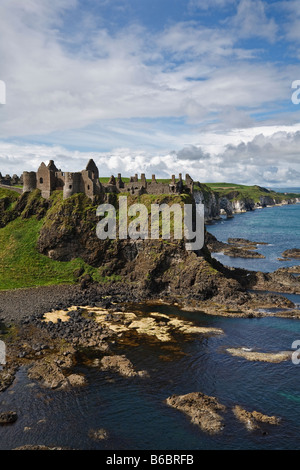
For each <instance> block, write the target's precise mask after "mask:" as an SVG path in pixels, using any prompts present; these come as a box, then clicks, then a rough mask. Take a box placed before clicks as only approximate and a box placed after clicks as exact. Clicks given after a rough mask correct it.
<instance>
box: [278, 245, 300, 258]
mask: <svg viewBox="0 0 300 470" xmlns="http://www.w3.org/2000/svg"><path fill="white" fill-rule="evenodd" d="M281 256H282V257H283V258H295V259H300V248H292V249H290V250H285V251H284V252H283V253H282V255H281Z"/></svg>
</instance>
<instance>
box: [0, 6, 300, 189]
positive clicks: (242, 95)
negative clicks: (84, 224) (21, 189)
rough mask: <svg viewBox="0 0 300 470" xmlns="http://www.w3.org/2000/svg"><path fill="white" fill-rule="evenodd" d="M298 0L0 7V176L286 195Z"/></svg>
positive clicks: (294, 158) (295, 122) (294, 114)
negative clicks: (57, 172)
mask: <svg viewBox="0 0 300 470" xmlns="http://www.w3.org/2000/svg"><path fill="white" fill-rule="evenodd" d="M299 57H300V2H299V1H298V0H287V1H273V0H269V1H265V0H210V1H206V2H204V1H202V0H185V1H183V0H97V1H96V0H85V1H81V0H51V1H50V0H27V1H26V2H24V1H23V0H2V2H1V4H0V80H3V81H5V83H6V87H7V102H6V105H2V106H1V105H0V171H1V172H2V174H3V173H4V174H6V173H18V174H20V173H21V172H22V171H23V170H35V169H36V168H37V166H38V165H39V163H40V162H41V161H43V160H46V161H47V160H49V159H54V160H55V161H56V162H57V164H58V166H60V167H61V168H62V169H65V170H74V171H76V170H81V169H82V168H84V166H85V164H86V161H87V160H88V159H89V158H90V157H93V158H94V159H95V161H96V163H97V164H98V166H99V169H100V174H102V175H105V176H107V175H110V174H116V173H119V172H122V174H124V175H131V174H135V173H137V172H138V173H141V172H143V173H144V172H146V173H147V174H152V173H155V174H156V175H157V176H158V177H167V176H169V175H171V174H173V173H176V174H178V173H183V174H184V173H185V172H187V173H190V174H191V176H192V177H193V178H194V179H195V180H200V181H203V182H208V181H234V182H240V183H246V184H247V183H249V184H261V185H265V186H283V187H284V186H299V177H300V158H299V140H300V105H295V104H293V103H292V101H291V96H292V92H293V90H292V89H291V85H292V82H293V81H294V80H300V67H299Z"/></svg>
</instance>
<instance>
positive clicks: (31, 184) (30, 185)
mask: <svg viewBox="0 0 300 470" xmlns="http://www.w3.org/2000/svg"><path fill="white" fill-rule="evenodd" d="M35 189H36V172H35V171H30V172H28V171H24V173H23V193H28V192H31V191H34V190H35Z"/></svg>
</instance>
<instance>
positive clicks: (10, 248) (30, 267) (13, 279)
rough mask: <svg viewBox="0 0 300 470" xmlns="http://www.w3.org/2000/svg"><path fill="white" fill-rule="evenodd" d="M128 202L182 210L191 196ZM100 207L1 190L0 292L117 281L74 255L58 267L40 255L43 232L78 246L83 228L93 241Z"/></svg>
mask: <svg viewBox="0 0 300 470" xmlns="http://www.w3.org/2000/svg"><path fill="white" fill-rule="evenodd" d="M122 195H123V196H124V195H127V194H122ZM127 196H128V204H130V203H134V202H135V203H143V204H145V205H146V207H147V208H149V207H150V206H151V204H154V203H157V204H162V203H168V202H169V203H170V200H172V202H173V203H179V204H183V203H190V202H191V198H190V196H188V195H185V194H184V195H182V196H181V195H174V196H170V195H147V194H144V195H142V196H138V197H134V196H132V195H129V194H128V195H127ZM110 199H111V200H110V201H109V202H110V203H111V204H114V205H115V206H116V207H117V206H118V195H113V194H112V195H111V197H110ZM98 205H99V204H98V203H95V204H93V203H92V201H91V200H90V199H89V198H87V197H86V196H85V195H84V194H75V195H73V196H72V197H70V198H68V199H66V200H63V194H62V192H61V191H55V192H54V193H53V194H52V196H51V198H50V200H49V201H46V200H45V199H43V198H42V197H41V194H40V191H39V190H35V191H33V192H32V193H27V194H24V195H21V196H20V195H19V194H18V193H16V192H14V191H11V190H9V189H2V188H0V290H9V289H18V288H25V287H36V286H46V285H59V284H74V283H76V282H78V272H80V273H81V274H80V276H81V277H82V276H84V275H86V274H88V275H90V276H91V278H92V279H93V280H94V281H96V282H101V283H103V282H110V281H114V280H119V278H118V277H117V276H116V275H114V274H113V275H111V276H110V275H104V274H103V270H102V267H101V266H95V265H94V266H93V265H91V264H89V262H86V261H85V260H84V259H83V258H82V257H81V256H80V255H79V256H76V253H75V256H74V257H71V258H72V259H68V260H67V261H60V260H56V259H51V258H50V257H49V256H47V255H45V254H42V253H41V252H39V250H38V241H39V239H40V235H41V233H42V231H43V232H44V234H45V233H46V235H47V234H49V238H50V237H51V236H52V238H55V237H57V242H58V244H59V243H66V244H67V243H68V242H69V241H70V242H73V241H74V240H76V237H77V238H78V232H80V231H82V230H81V227H82V228H83V229H85V230H86V233H85V238H86V239H88V238H89V236H90V235H93V236H94V235H95V233H96V225H95V223H97V220H99V218H98V219H97V220H96V219H95V213H96V208H97V206H98ZM117 217H118V210H117ZM80 224H81V225H80ZM79 225H80V228H78V227H79ZM76 227H77V228H76ZM76 231H77V232H76ZM94 232H95V233H94ZM50 234H51V235H50ZM47 237H48V235H47ZM90 238H91V237H90ZM98 242H100V241H99V240H98ZM79 243H81V241H80V242H79ZM86 243H87V242H86ZM100 243H101V242H100ZM96 248H97V247H96ZM70 250H71V245H70ZM83 250H84V246H83Z"/></svg>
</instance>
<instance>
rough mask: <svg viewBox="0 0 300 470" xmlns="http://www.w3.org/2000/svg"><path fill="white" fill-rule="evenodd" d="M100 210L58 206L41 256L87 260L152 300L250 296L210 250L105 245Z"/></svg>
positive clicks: (77, 200)
mask: <svg viewBox="0 0 300 470" xmlns="http://www.w3.org/2000/svg"><path fill="white" fill-rule="evenodd" d="M171 198H172V197H171ZM168 202H170V201H168V198H167V197H164V203H168ZM96 208H97V205H94V204H91V202H90V200H89V199H88V198H86V196H84V195H83V194H78V195H75V196H72V197H71V198H69V199H68V200H65V201H57V202H56V203H54V204H53V205H52V207H50V208H49V210H48V211H47V213H46V215H45V218H44V223H43V226H42V229H41V231H40V234H39V239H38V243H37V248H38V250H39V252H40V253H43V254H44V255H46V256H48V257H50V258H51V259H53V260H56V261H70V260H71V259H73V258H77V257H81V258H82V259H83V260H84V261H85V262H86V263H88V264H89V265H91V266H93V267H96V268H98V269H99V270H100V272H101V274H102V276H104V277H105V276H109V277H113V276H118V277H119V278H120V279H122V282H123V283H128V285H130V286H131V288H132V287H134V288H135V289H137V290H138V291H139V292H142V293H143V295H147V296H151V295H154V294H155V295H157V294H159V293H162V292H164V293H165V292H168V294H170V295H172V294H173V295H175V294H176V296H178V295H179V296H180V295H182V296H183V297H189V298H192V299H198V300H207V299H211V298H213V297H214V298H220V299H221V298H222V299H224V297H226V298H227V297H228V298H235V299H243V296H244V295H246V294H244V292H243V288H242V287H241V286H240V284H239V282H238V281H237V280H235V279H233V278H231V277H227V276H226V275H224V273H223V272H222V269H221V270H219V269H218V266H217V267H215V265H216V262H215V261H214V260H213V259H212V258H211V256H210V252H209V251H208V249H207V248H206V246H205V247H204V248H203V249H202V250H201V251H200V252H199V253H197V254H196V253H194V252H189V251H186V249H185V244H184V241H183V240H180V241H177V240H172V239H171V240H131V239H128V240H119V239H116V240H105V241H101V240H99V239H98V238H97V235H96V224H97V223H98V221H99V217H97V216H96Z"/></svg>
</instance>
